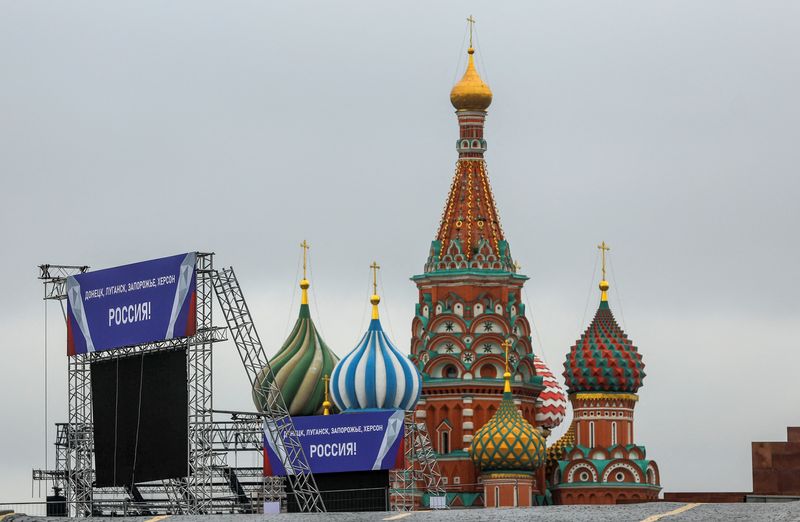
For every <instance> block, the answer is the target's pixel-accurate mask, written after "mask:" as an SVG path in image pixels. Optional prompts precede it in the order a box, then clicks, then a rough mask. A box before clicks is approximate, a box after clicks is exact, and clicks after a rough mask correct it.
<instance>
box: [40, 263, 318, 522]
mask: <svg viewBox="0 0 800 522" xmlns="http://www.w3.org/2000/svg"><path fill="white" fill-rule="evenodd" d="M213 256H214V254H213V253H197V254H196V265H195V266H196V268H195V273H196V304H195V307H196V325H194V326H195V330H194V332H193V335H190V336H189V337H184V338H174V339H167V340H160V341H156V342H148V343H143V344H136V345H132V346H126V347H123V348H118V349H108V350H102V349H101V351H86V352H85V353H81V352H80V351H76V350H75V349H74V348H73V344H72V342H73V333H74V331H70V330H69V327H68V343H69V346H70V348H71V350H73V351H71V353H74V355H71V356H70V357H68V369H67V372H68V379H67V380H68V401H69V408H68V422H67V423H65V424H58V425H57V433H56V443H55V446H56V466H55V469H54V470H33V479H34V481H45V483H51V484H52V485H53V486H54V487H55V488H61V489H63V491H64V493H65V496H66V504H67V507H68V509H69V514H70V515H72V516H91V515H94V514H111V513H139V514H142V515H147V514H153V513H174V514H207V513H215V512H216V513H219V512H240V513H252V512H257V511H258V510H259V507H260V505H261V502H263V500H264V499H265V498H266V499H275V498H280V497H282V496H283V495H284V493H283V483H282V481H276V480H275V479H272V478H269V477H268V478H264V477H262V476H261V468H236V469H234V468H232V467H230V466H228V465H227V463H226V456H227V453H228V452H230V451H231V449H233V450H234V451H236V450H242V451H258V452H261V451H262V449H263V446H262V439H261V436H262V434H263V425H262V422H263V421H262V417H264V418H266V419H267V422H273V423H275V425H276V426H277V428H278V429H277V430H276V433H277V435H276V438H277V439H279V440H276V441H275V442H276V444H279V445H281V446H282V447H284V448H285V451H283V452H282V456H283V458H284V460H285V461H284V462H283V464H284V465H285V466H286V468H287V469H292V470H294V473H293V474H291V475H290V476H289V481H290V482H291V484H292V486H293V488H294V491H295V494H296V495H297V500H298V503H299V505H300V506H301V509H302V510H303V511H324V510H325V506H324V504H323V503H322V500H321V497H320V496H319V492H318V491H317V488H316V484H315V482H314V478H313V476H312V475H311V473H310V468H309V466H308V463H307V461H306V458H305V455H304V454H303V452H302V449H301V448H300V446H299V442H298V441H297V440H296V435H295V434H294V428H293V426H292V420H291V417H289V415H288V411H287V410H286V405H285V403H284V401H283V398H282V396H281V394H280V390H278V389H274V390H270V393H269V394H268V401H267V402H266V404H267V405H268V407H267V408H266V409H265V411H264V413H263V415H259V416H251V417H246V418H244V419H243V418H242V417H240V416H239V417H235V418H234V420H233V421H232V422H229V423H219V422H215V421H214V418H213V413H214V411H213V409H212V408H213V395H212V390H213V386H212V383H213V379H212V371H211V370H212V357H211V349H212V346H213V344H214V343H216V342H220V341H225V340H227V335H226V334H227V331H228V329H230V331H231V333H232V336H233V339H234V341H235V343H236V347H237V350H238V352H239V355H240V357H241V360H242V363H243V364H244V366H245V371H246V373H247V375H248V379H249V380H250V382H251V384H252V383H253V380H254V375H255V372H257V371H259V370H261V369H262V368H265V367H266V368H269V362H268V359H267V357H266V354H265V352H264V349H263V346H262V345H261V342H260V340H259V338H258V333H257V332H256V329H255V325H254V324H253V321H252V318H251V317H250V313H249V310H248V308H247V303H246V302H245V300H244V296H243V294H242V291H241V288H240V287H239V284H238V281H237V280H236V276H235V274H234V272H233V269H232V268H227V269H223V270H221V271H219V272H217V271H216V270H214V267H213ZM39 268H40V272H39V279H41V280H42V281H43V283H44V288H45V292H44V299H45V300H46V301H50V300H53V301H57V302H59V304H60V305H61V309H62V313H63V314H64V319H65V320H69V319H70V318H72V316H71V315H70V317H69V318H68V316H67V315H68V314H67V311H66V309H65V306H64V301H66V300H67V298H68V296H67V293H68V278H71V277H73V276H79V275H81V274H86V273H87V271H88V266H74V265H73V266H70V265H41V266H40V267H39ZM215 289H216V292H217V296H218V297H219V301H220V305H221V307H222V310H223V315H224V316H225V319H226V320H227V322H228V328H223V327H215V326H214V325H213V294H214V290H215ZM79 299H80V298H79ZM70 312H71V313H72V310H70ZM146 312H147V311H146V310H145V313H146ZM81 313H82V311H81ZM173 315H174V311H173ZM78 317H79V318H80V314H79V315H78ZM173 321H174V318H173ZM180 349H185V350H186V352H187V383H188V389H187V395H188V415H187V421H188V440H187V445H188V462H187V466H186V470H187V472H186V476H185V477H183V478H174V479H165V480H160V481H153V482H149V483H146V484H137V483H133V484H129V485H127V484H126V485H124V486H123V487H119V486H115V487H104V488H98V487H95V486H94V485H93V484H94V481H95V470H94V463H93V458H94V435H93V423H92V402H91V399H92V397H91V373H90V368H91V363H93V362H99V361H104V360H113V359H119V358H124V357H129V356H134V355H139V354H144V353H156V352H162V351H163V352H166V351H171V350H180ZM258 365H260V366H259V367H258V370H254V369H255V368H256V367H257V366H258ZM270 371H271V370H270ZM243 478H244V479H245V480H242V479H243Z"/></svg>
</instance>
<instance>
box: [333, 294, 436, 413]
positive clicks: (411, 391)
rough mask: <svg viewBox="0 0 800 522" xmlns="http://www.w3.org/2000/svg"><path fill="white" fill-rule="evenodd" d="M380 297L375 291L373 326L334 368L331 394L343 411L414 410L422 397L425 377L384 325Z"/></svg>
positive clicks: (371, 325)
mask: <svg viewBox="0 0 800 522" xmlns="http://www.w3.org/2000/svg"><path fill="white" fill-rule="evenodd" d="M378 301H380V298H379V297H378V296H377V295H373V296H372V299H371V302H372V321H371V322H370V324H369V330H367V333H365V334H364V337H362V338H361V341H359V343H358V345H357V346H356V347H355V348H354V349H353V351H351V352H350V353H349V354H347V355H346V356H345V357H344V358H343V359H342V360H341V361H339V363H338V364H337V365H336V367H334V369H333V374H332V375H331V396H332V398H333V402H334V403H335V404H336V406H337V407H338V408H339V410H341V411H353V410H364V409H400V410H411V409H413V408H414V406H415V405H416V404H417V401H418V400H419V394H420V391H421V389H422V377H421V376H420V374H419V372H418V371H417V369H416V367H415V366H414V364H413V363H412V362H411V361H410V360H409V358H408V357H406V356H405V355H403V353H402V352H400V350H398V349H397V348H396V347H395V346H394V344H392V341H390V340H389V337H388V336H387V335H386V333H385V332H384V331H383V328H381V321H380V318H379V317H378Z"/></svg>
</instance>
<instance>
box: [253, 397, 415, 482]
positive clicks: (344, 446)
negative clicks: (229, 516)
mask: <svg viewBox="0 0 800 522" xmlns="http://www.w3.org/2000/svg"><path fill="white" fill-rule="evenodd" d="M403 416H404V412H403V411H401V410H378V411H368V412H359V413H342V414H339V415H314V416H309V417H293V418H292V420H293V421H294V427H295V430H296V431H297V437H298V439H299V440H300V445H301V446H302V447H303V452H304V453H305V455H306V459H307V460H308V464H309V466H311V472H312V473H339V472H344V471H368V470H379V469H395V468H398V467H400V466H401V464H402V459H403V449H402V448H403V429H404V426H403ZM273 429H274V426H273V425H270V424H269V422H265V423H264V474H265V475H277V476H284V475H287V472H286V469H285V468H284V467H283V464H282V463H281V459H280V458H278V455H279V454H282V453H284V452H285V451H284V448H283V447H282V444H280V442H278V444H279V447H276V441H273V438H274V437H271V436H270V430H273ZM290 471H291V470H290ZM289 474H290V473H289Z"/></svg>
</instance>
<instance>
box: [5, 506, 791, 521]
mask: <svg viewBox="0 0 800 522" xmlns="http://www.w3.org/2000/svg"><path fill="white" fill-rule="evenodd" d="M264 518H265V517H264V516H263V515H259V516H256V515H215V516H208V517H196V516H173V517H154V518H153V517H151V518H146V517H128V518H115V519H114V520H115V521H118V522H160V521H162V520H163V521H164V522H207V521H209V520H214V521H215V522H217V521H219V522H255V521H256V520H259V521H261V520H264ZM267 518H268V519H269V520H270V521H274V522H327V521H335V522H345V521H351V520H355V521H361V520H363V521H384V520H386V521H401V520H402V522H428V521H437V522H438V521H445V522H446V521H453V522H475V521H484V520H486V521H495V520H502V521H506V520H508V521H515V520H520V521H522V520H525V521H527V520H533V521H538V520H542V521H553V522H561V521H563V522H589V521H592V522H593V521H596V520H603V521H609V522H656V521H659V520H663V521H664V522H701V521H702V522H704V521H707V520H725V521H740V520H741V521H748V522H749V521H798V522H800V502H786V503H774V504H682V503H678V502H656V503H650V504H631V505H626V506H550V507H536V508H529V509H461V510H449V511H435V512H434V511H422V512H414V513H399V514H398V513H326V514H320V515H305V514H296V515H271V516H268V517H267ZM0 519H2V520H0V522H67V521H69V520H71V519H68V518H45V517H29V516H25V515H11V516H7V517H5V518H3V517H0ZM72 520H74V519H72Z"/></svg>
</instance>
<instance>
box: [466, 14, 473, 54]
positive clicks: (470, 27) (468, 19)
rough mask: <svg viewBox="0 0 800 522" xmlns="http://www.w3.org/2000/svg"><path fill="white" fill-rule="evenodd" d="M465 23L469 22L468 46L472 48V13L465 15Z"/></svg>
mask: <svg viewBox="0 0 800 522" xmlns="http://www.w3.org/2000/svg"><path fill="white" fill-rule="evenodd" d="M467 23H468V24H469V48H470V50H472V49H473V47H472V29H473V28H474V27H475V18H474V17H473V16H472V15H469V16H468V17H467ZM470 54H472V53H470Z"/></svg>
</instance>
